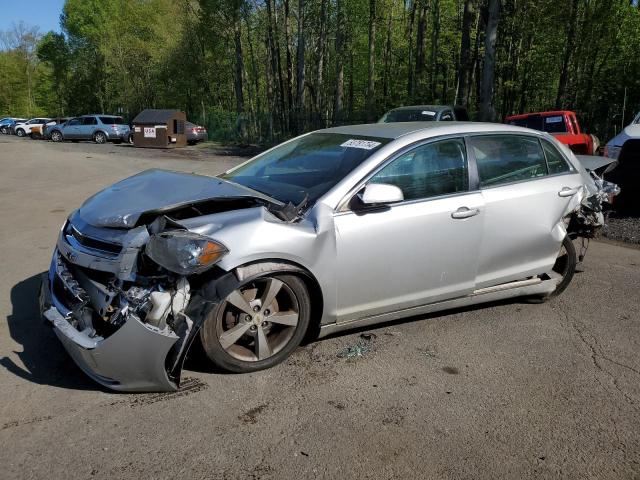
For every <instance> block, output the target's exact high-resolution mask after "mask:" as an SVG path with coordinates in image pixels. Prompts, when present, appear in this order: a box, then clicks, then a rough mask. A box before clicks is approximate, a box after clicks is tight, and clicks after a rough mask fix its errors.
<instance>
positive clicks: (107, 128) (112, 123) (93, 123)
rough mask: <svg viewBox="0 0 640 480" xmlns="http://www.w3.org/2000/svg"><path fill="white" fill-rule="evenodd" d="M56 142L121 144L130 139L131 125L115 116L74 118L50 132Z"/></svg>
mask: <svg viewBox="0 0 640 480" xmlns="http://www.w3.org/2000/svg"><path fill="white" fill-rule="evenodd" d="M49 137H50V138H51V140H53V141H54V142H62V141H64V140H71V141H72V142H78V141H80V140H93V141H94V142H96V143H107V142H114V143H120V142H122V141H125V140H127V139H128V138H129V125H127V124H126V123H125V122H124V120H123V119H122V117H117V116H113V115H83V116H82V117H76V118H72V119H70V120H68V121H66V122H65V123H63V124H60V125H56V126H54V127H53V128H51V129H50V130H49Z"/></svg>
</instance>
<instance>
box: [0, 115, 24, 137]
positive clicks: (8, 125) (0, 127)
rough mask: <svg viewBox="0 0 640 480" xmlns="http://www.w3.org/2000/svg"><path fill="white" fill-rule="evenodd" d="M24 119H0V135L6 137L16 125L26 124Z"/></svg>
mask: <svg viewBox="0 0 640 480" xmlns="http://www.w3.org/2000/svg"><path fill="white" fill-rule="evenodd" d="M26 121H27V119H26V118H15V117H5V118H2V119H0V133H3V134H4V135H8V134H10V133H11V130H12V128H13V127H14V126H15V124H16V123H21V122H26Z"/></svg>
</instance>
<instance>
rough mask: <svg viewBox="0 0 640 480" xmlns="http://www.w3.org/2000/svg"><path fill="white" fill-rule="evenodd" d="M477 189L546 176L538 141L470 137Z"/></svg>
mask: <svg viewBox="0 0 640 480" xmlns="http://www.w3.org/2000/svg"><path fill="white" fill-rule="evenodd" d="M473 152H474V154H475V157H476V163H477V165H478V176H479V180H480V187H493V186H496V185H502V184H505V183H511V182H519V181H522V180H529V179H533V178H538V177H543V176H545V175H547V165H546V161H545V157H544V154H543V152H542V148H541V147H540V143H539V142H538V139H537V138H534V137H526V136H520V135H487V136H479V137H474V138H473Z"/></svg>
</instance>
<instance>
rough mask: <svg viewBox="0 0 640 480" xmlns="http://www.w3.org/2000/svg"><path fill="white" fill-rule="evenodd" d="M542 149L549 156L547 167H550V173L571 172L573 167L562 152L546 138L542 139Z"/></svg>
mask: <svg viewBox="0 0 640 480" xmlns="http://www.w3.org/2000/svg"><path fill="white" fill-rule="evenodd" d="M542 149H543V150H544V155H545V157H547V167H548V168H549V175H554V174H556V173H564V172H570V171H571V167H570V166H569V164H568V163H567V161H566V160H565V159H564V157H563V156H562V155H561V154H560V152H559V151H558V150H557V149H556V147H554V146H553V145H551V144H550V143H549V142H547V141H546V140H542Z"/></svg>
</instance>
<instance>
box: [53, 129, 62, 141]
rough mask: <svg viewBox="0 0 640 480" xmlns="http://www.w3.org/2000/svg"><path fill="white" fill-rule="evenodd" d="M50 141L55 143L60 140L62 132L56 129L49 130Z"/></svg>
mask: <svg viewBox="0 0 640 480" xmlns="http://www.w3.org/2000/svg"><path fill="white" fill-rule="evenodd" d="M51 141H52V142H56V143H58V142H61V141H62V133H60V132H59V131H58V130H54V131H53V132H51Z"/></svg>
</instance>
